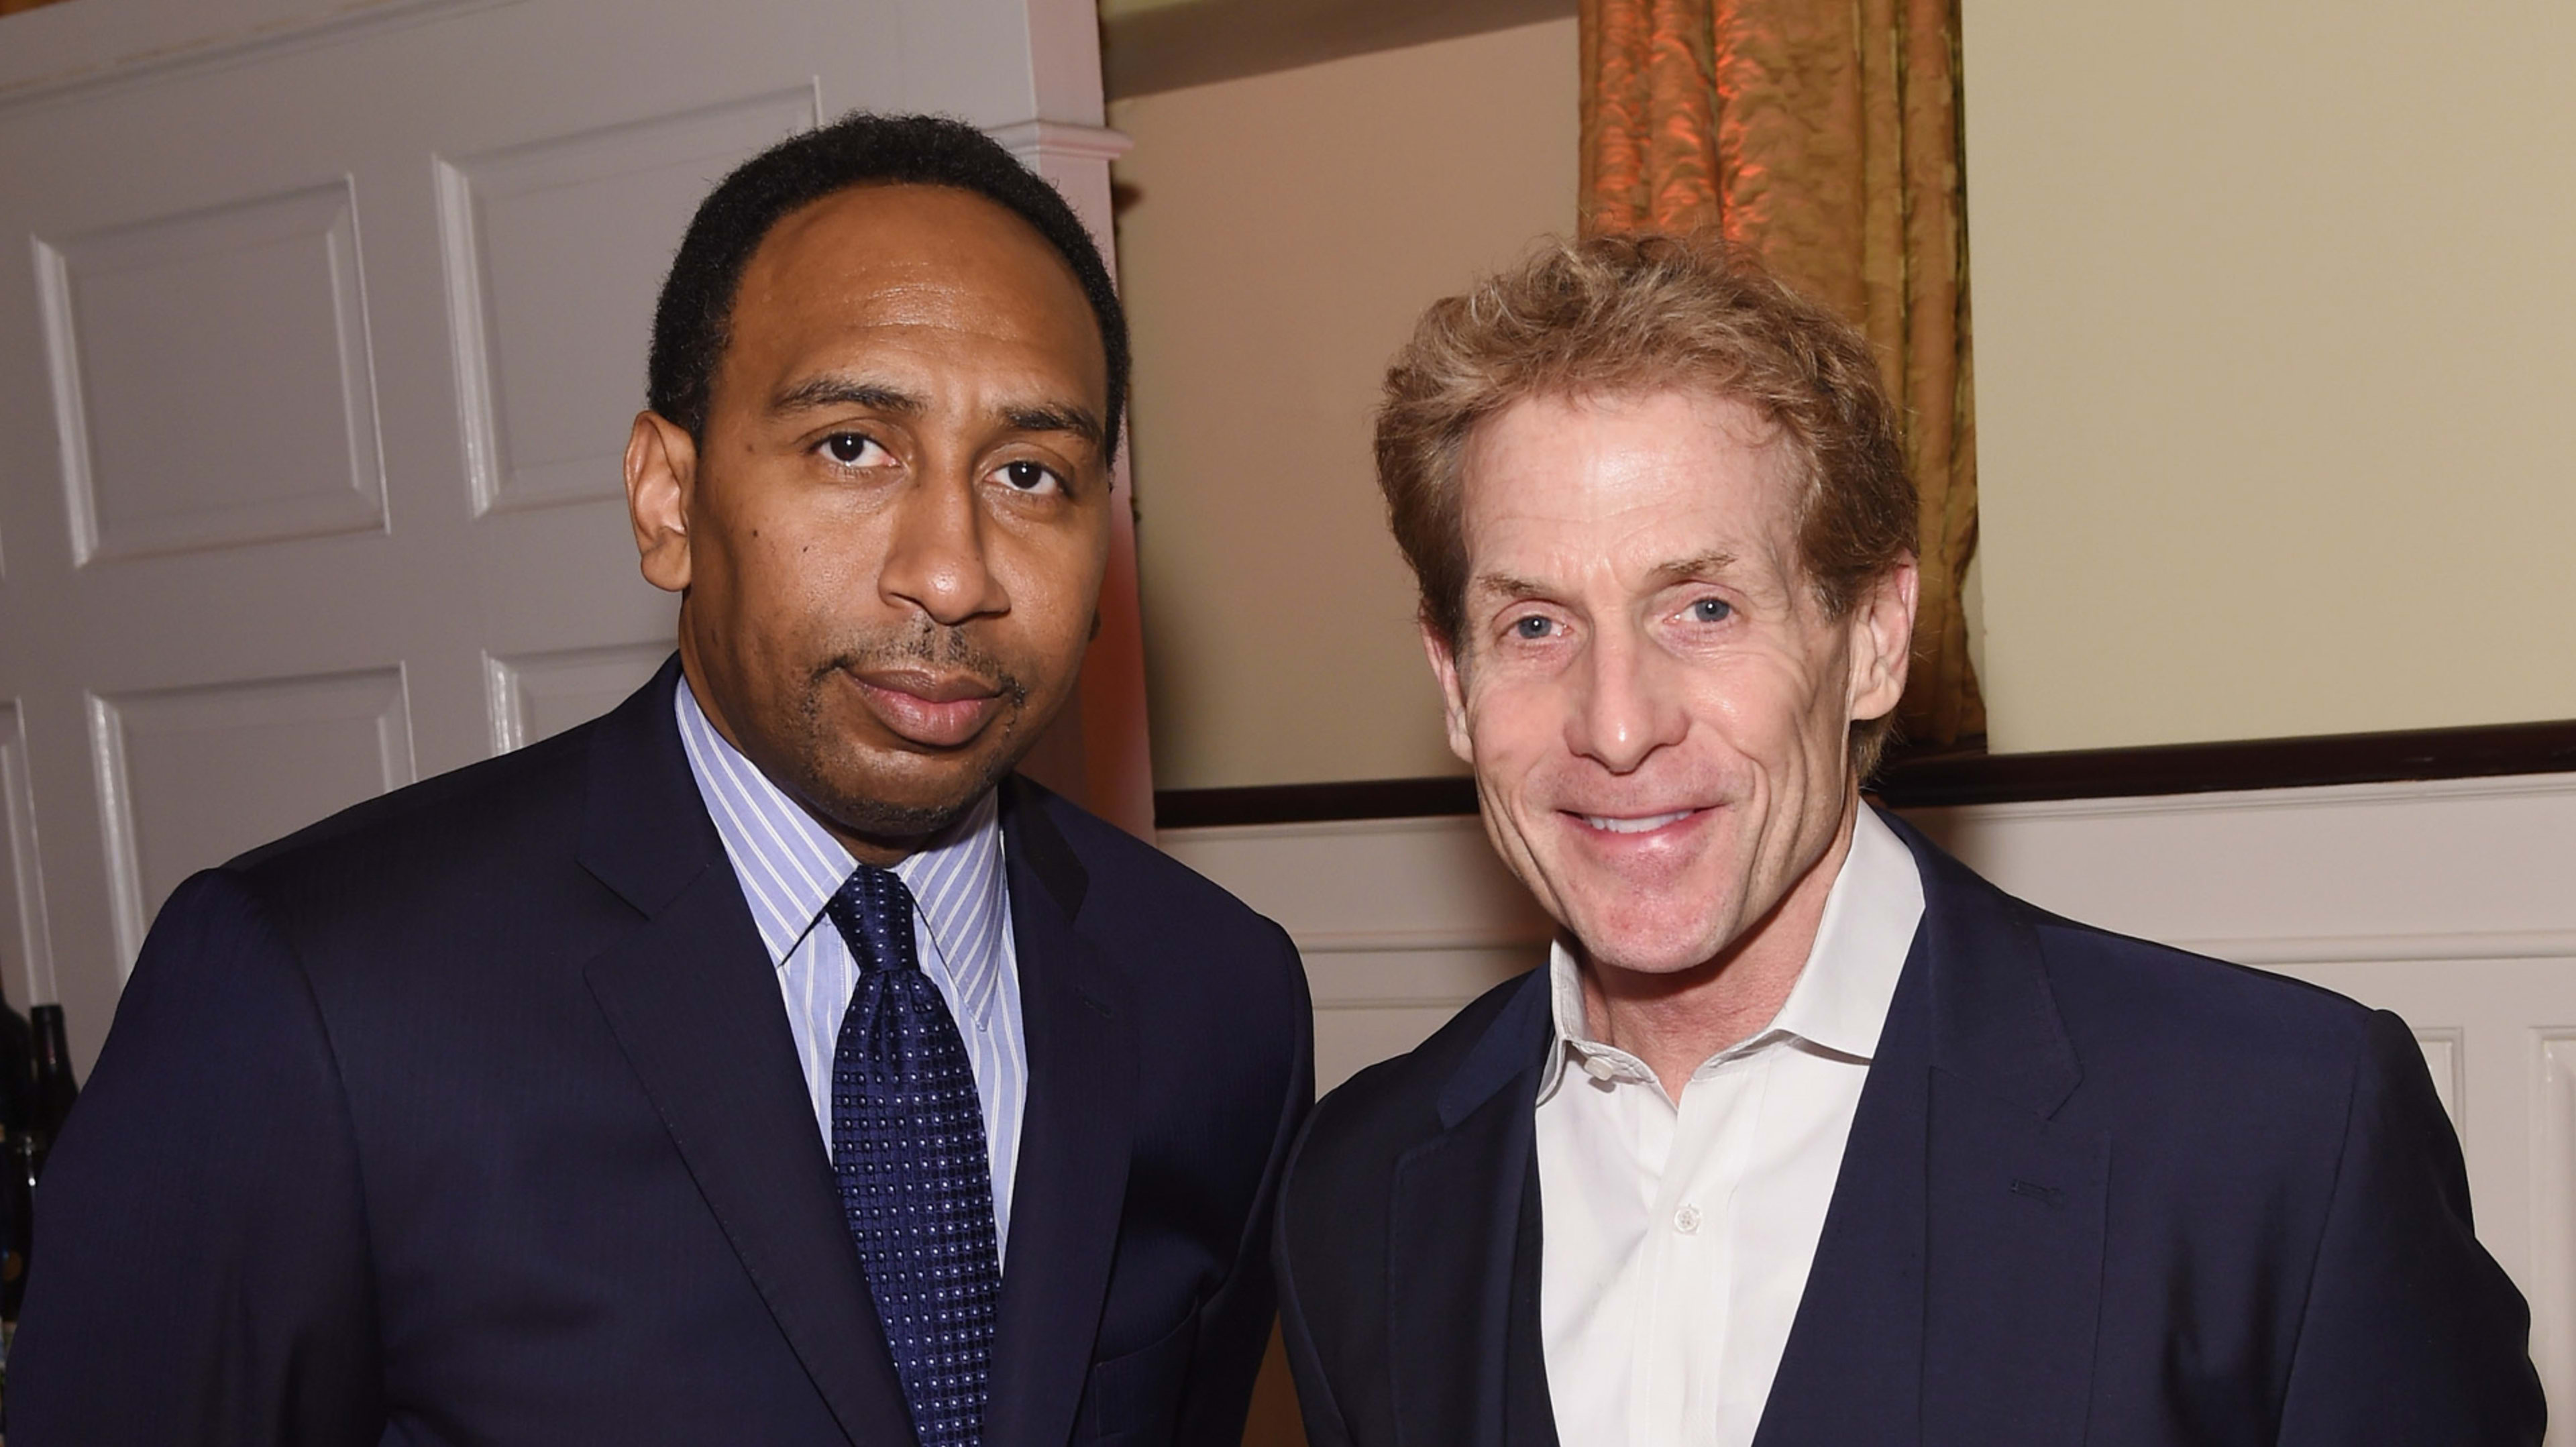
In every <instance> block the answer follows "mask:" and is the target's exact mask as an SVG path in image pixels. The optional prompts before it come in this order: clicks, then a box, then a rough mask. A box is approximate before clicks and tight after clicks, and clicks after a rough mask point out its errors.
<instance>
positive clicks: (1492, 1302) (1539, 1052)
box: [1274, 820, 2542, 1447]
mask: <svg viewBox="0 0 2576 1447" xmlns="http://www.w3.org/2000/svg"><path fill="white" fill-rule="evenodd" d="M1890 823H1891V824H1894V825H1895V827H1896V829H1897V831H1898V833H1899V834H1900V835H1901V836H1902V837H1903V838H1904V839H1905V841H1906V843H1907V844H1908V845H1910V846H1911V847H1912V848H1913V851H1914V854H1915V858H1916V861H1917V863H1918V865H1919V866H1920V868H1921V870H1922V875H1923V882H1924V895H1925V913H1924V918H1923V924H1922V928H1921V930H1920V931H1919V932H1918V933H1917V935H1916V936H1915V941H1914V947H1913V950H1912V952H1911V954H1910V955H1909V956H1908V958H1907V960H1906V963H1905V968H1904V973H1903V975H1902V976H1901V978H1900V981H1899V984H1898V986H1897V991H1896V997H1895V1001H1894V1004H1893V1005H1892V1007H1891V1009H1890V1012H1889V1016H1888V1021H1887V1027H1886V1031H1885V1034H1884V1036H1883V1037H1882V1039H1881V1041H1880V1045H1879V1052H1878V1055H1877V1056H1876V1058H1875V1059H1874V1060H1873V1061H1872V1063H1871V1065H1870V1068H1869V1078H1868V1082H1867V1084H1866V1085H1865V1086H1864V1087H1863V1089H1862V1092H1861V1099H1860V1105H1859V1108H1858V1112H1857V1114H1856V1116H1855V1118H1854V1120H1853V1122H1852V1131H1851V1137H1850V1142H1849V1145H1848V1146H1847V1147H1846V1149H1845V1151H1844V1154H1843V1165H1842V1173H1841V1175H1840V1177H1839V1178H1838V1180H1837V1181H1836V1183H1835V1188H1834V1194H1833V1200H1832V1204H1831V1206H1830V1207H1829V1208H1828V1210H1827V1213H1826V1217H1825V1225H1824V1233H1823V1236H1822V1238H1821V1240H1820V1241H1819V1243H1818V1246H1817V1251H1816V1260H1815V1266H1814V1269H1813V1271H1812V1273H1811V1274H1810V1276H1809V1277H1808V1280H1807V1290H1806V1295H1805V1297H1804V1298H1803V1299H1802V1300H1801V1301H1800V1303H1799V1307H1798V1312H1797V1316H1796V1318H1795V1322H1794V1324H1793V1326H1792V1328H1791V1330H1790V1334H1789V1340H1788V1344H1787V1351H1786V1353H1785V1355H1784V1356H1783V1357H1782V1359H1781V1363H1780V1371H1779V1376H1778V1378H1777V1379H1776V1381H1775V1382H1774V1384H1773V1387H1772V1390H1771V1396H1770V1399H1769V1402H1768V1404H1767V1406H1766V1407H1765V1410H1764V1413H1763V1417H1762V1425H1761V1429H1760V1431H1759V1434H1758V1435H1757V1437H1756V1441H1757V1443H1758V1444H1759V1447H1793V1444H1796V1447H1806V1444H1815V1447H1868V1444H1881V1443H1938V1444H1955V1447H2009V1444H2024V1443H2032V1444H2036V1443H2066V1444H2073V1443H2093V1444H2124V1447H2125V1444H2149V1443H2158V1444H2162V1443H2175V1444H2180V1443H2191V1444H2204V1443H2205V1444H2233V1443H2297V1444H2303V1447H2304V1444H2314V1447H2329V1444H2331V1447H2354V1444H2374V1447H2378V1444H2386V1447H2401V1444H2403V1447H2413V1444H2429V1443H2498V1444H2501V1443H2537V1442H2539V1441H2540V1435H2541V1422H2542V1407H2541V1398H2540V1387H2539V1383H2538V1381H2537V1380H2536V1378H2535V1377H2534V1375H2533V1373H2532V1369H2531V1364H2530V1360H2529V1358H2528V1356H2527V1354H2526V1332H2527V1328H2528V1324H2529V1315H2528V1313H2527V1311H2526V1310H2525V1308H2524V1305H2523V1300H2522V1298H2521V1296H2520V1295H2519V1294H2517V1293H2516V1292H2515V1290H2514V1288H2513V1286H2512V1284H2511V1283H2510V1282H2509V1281H2507V1280H2506V1279H2505V1275H2504V1273H2503V1272H2502V1271H2501V1270H2500V1269H2498V1268H2497V1266H2496V1264H2495V1262H2494V1261H2493V1260H2491V1259H2490V1258H2489V1257H2488V1255H2487V1253H2486V1252H2485V1250H2484V1249H2482V1248H2481V1247H2480V1246H2479V1245H2478V1242H2477V1238H2476V1236H2475V1235H2474V1234H2472V1232H2471V1230H2470V1225H2469V1198H2468V1184H2467V1180H2466V1177H2465V1174H2464V1172H2463V1170H2462V1168H2461V1162H2460V1151H2459V1145H2458V1141H2457V1139H2456V1138H2455V1137H2454V1136H2453V1134H2452V1131H2451V1127H2450V1123H2449V1121H2448V1119H2447V1118H2446V1117H2445V1116H2444V1115H2443V1113H2442V1107H2441V1105H2440V1103H2439V1101H2438V1100H2437V1099H2436V1098H2435V1096H2434V1094H2433V1089H2432V1084H2431V1081H2430V1079H2429V1078H2428V1077H2427V1075H2426V1073H2425V1070H2424V1063H2423V1057H2422V1055H2421V1053H2420V1052H2419V1051H2418V1050H2417V1048H2416V1045H2415V1042H2414V1040H2413V1038H2412V1037H2411V1036H2410V1035H2409V1034H2408V1032H2407V1030H2406V1027H2405V1025H2404V1024H2403V1023H2402V1022H2400V1021H2399V1020H2398V1019H2397V1018H2396V1017H2395V1016H2393V1015H2388V1014H2384V1013H2382V1014H2373V1013H2372V1012H2370V1011H2368V1010H2365V1009H2363V1008H2362V1007H2361V1006H2359V1005H2356V1004H2354V1003H2352V1002H2351V1001H2349V1000H2346V999H2344V998H2342V997H2341V996H2338V995H2334V994H2330V993H2328V992H2326V991H2323V990H2319V989H2314V988H2312V987H2309V986H2306V985H2302V984H2298V983H2295V982H2292V981H2289V980H2285V979H2281V978H2279V977H2277V976H2272V975H2266V974H2262V973H2259V972H2257V971H2253V970H2246V969H2240V968H2237V967H2235V966H2232V965H2225V964H2220V963H2217V962H2216V961H2212V960H2205V959H2200V958H2196V957H2193V956H2190V955H2185V954H2182V953H2180V952H2178V951H2174V950H2169V949H2164V948H2161V947H2159V946H2156V945H2151V944H2146V943H2143V942H2141V941H2138V940H2131V939H2123V938H2120V937H2118V936H2116V935H2111V934H2106V933H2104V932H2102V931H2100V930H2095V929H2089V928H2087V927H2085V926H2082V925H2078V924H2074V923H2071V922H2069V921H2066V920H2062V919H2058V918H2055V917H2054V916H2051V915H2048V914H2045V913H2043V912H2041V911H2039V910H2037V909H2034V908H2032V907H2031V906H2029V905H2027V904H2024V903H2022V902H2021V901H2019V900H2015V899H2012V898H2010V897H2008V896H2006V895H2004V894H2003V893H2001V892H2000V891H1998V890H1996V889H1995V888H1994V887H1993V886H1991V885H1989V884H1987V883H1986V882H1985V881H1984V880H1981V879H1979V878H1978V877H1977V876H1975V875H1974V874H1971V873H1970V872H1969V871H1968V870H1967V869H1966V868H1965V867H1964V866H1962V865H1960V864H1959V863H1958V862H1957V861H1956V860H1953V859H1951V858H1950V857H1949V856H1947V855H1945V854H1943V853H1942V852H1941V851H1940V850H1938V849H1936V848H1934V847H1933V846H1932V845H1931V844H1930V843H1928V842H1926V841H1925V840H1924V839H1923V838H1922V836H1920V835H1919V834H1916V833H1915V832H1914V831H1912V830H1911V829H1908V828H1906V827H1905V826H1904V825H1903V824H1902V823H1901V822H1898V821H1895V820H1890ZM1550 1038H1551V1025H1550V1018H1549V1010H1548V994H1547V988H1546V973H1545V971H1539V972H1537V973H1534V974H1532V975H1528V976H1524V977H1522V978H1521V979H1518V980H1515V981H1511V982H1509V983H1506V984H1504V985H1503V986H1501V987H1500V988H1498V989H1496V990H1494V991H1492V992H1491V993H1489V994H1487V995H1486V996H1485V997H1484V998H1483V999H1480V1000H1478V1001H1477V1002H1476V1003H1475V1004H1473V1005H1471V1006H1469V1007H1468V1008H1467V1009H1466V1011H1465V1012H1463V1013H1462V1014H1460V1015H1459V1016H1458V1018H1457V1019H1456V1020H1454V1021H1452V1022H1451V1023H1450V1024H1449V1025H1448V1026H1447V1027H1445V1028H1444V1029H1442V1030H1441V1031H1440V1033H1439V1034H1437V1035H1435V1036H1433V1037H1432V1039H1431V1040H1430V1041H1429V1042H1428V1043H1427V1044H1425V1045H1423V1046H1422V1048H1420V1049H1419V1050H1417V1051H1415V1052H1414V1053H1413V1054H1411V1055H1409V1056H1406V1057H1404V1058H1402V1059H1400V1060H1395V1061H1391V1062H1388V1063H1387V1064H1384V1065H1380V1066H1377V1067H1375V1068H1374V1069H1371V1070H1369V1071H1366V1072H1363V1073H1362V1074H1361V1075H1359V1076H1358V1077H1357V1078H1355V1079H1353V1080H1352V1081H1351V1083H1350V1084H1348V1085H1346V1086H1344V1087H1342V1088H1341V1089H1339V1090H1337V1091H1335V1092H1333V1093H1332V1094H1331V1095H1330V1096H1328V1097H1327V1098H1326V1099H1325V1101H1324V1103H1323V1104H1322V1105H1320V1106H1318V1107H1317V1108H1316V1112H1315V1116H1314V1118H1313V1120H1312V1121H1311V1122H1310V1123H1309V1125H1308V1127H1307V1130H1306V1132H1305V1136H1304V1139H1303V1141H1302V1142H1301V1144H1300V1146H1299V1147H1298V1151H1297V1153H1296V1155H1295V1156H1294V1157H1293V1159H1292V1162H1291V1165H1290V1167H1289V1173H1288V1183H1287V1185H1286V1187H1285V1188H1284V1189H1283V1191H1282V1194H1281V1202H1280V1217H1281V1227H1280V1231H1279V1233H1278V1237H1277V1241H1276V1244H1275V1248H1274V1249H1275V1251H1276V1253H1277V1264H1278V1270H1279V1275H1280V1309H1281V1319H1282V1325H1283V1327H1284V1329H1285V1334H1286V1337H1287V1344H1288V1356H1289V1362H1290V1364H1291V1366H1292V1368H1293V1369H1294V1371H1295V1374H1296V1377H1297V1387H1298V1395H1299V1397H1300V1399H1301V1401H1302V1402H1303V1403H1304V1406H1305V1414H1306V1425H1307V1431H1308V1434H1309V1436H1310V1438H1311V1440H1312V1441H1313V1442H1314V1443H1315V1444H1317V1447H1339V1444H1355V1447H1356V1444H1365V1447H1381V1444H1405V1447H1435V1444H1436V1447H1501V1444H1512V1447H1528V1444H1552V1443H1554V1442H1555V1440H1556V1434H1555V1427H1554V1422H1553V1416H1552V1413H1551V1410H1550V1407H1549V1403H1548V1397H1547V1380H1546V1369H1545V1365H1544V1354H1543V1351H1542V1348H1541V1345H1540V1341H1539V1335H1538V1282H1539V1259H1540V1252H1541V1250H1542V1247H1543V1243H1544V1239H1545V1237H1544V1227H1543V1223H1542V1222H1541V1220H1540V1216H1539V1204H1540V1203H1539V1194H1538V1187H1537V1171H1536V1169H1535V1167H1534V1148H1533V1132H1532V1129H1531V1120H1532V1112H1533V1108H1534V1105H1533V1103H1534V1101H1535V1100H1536V1097H1537V1083H1538V1076H1539V1066H1540V1063H1541V1060H1542V1058H1543V1057H1544V1055H1545V1053H1546V1049H1547V1045H1548V1042H1549V1040H1550Z"/></svg>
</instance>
